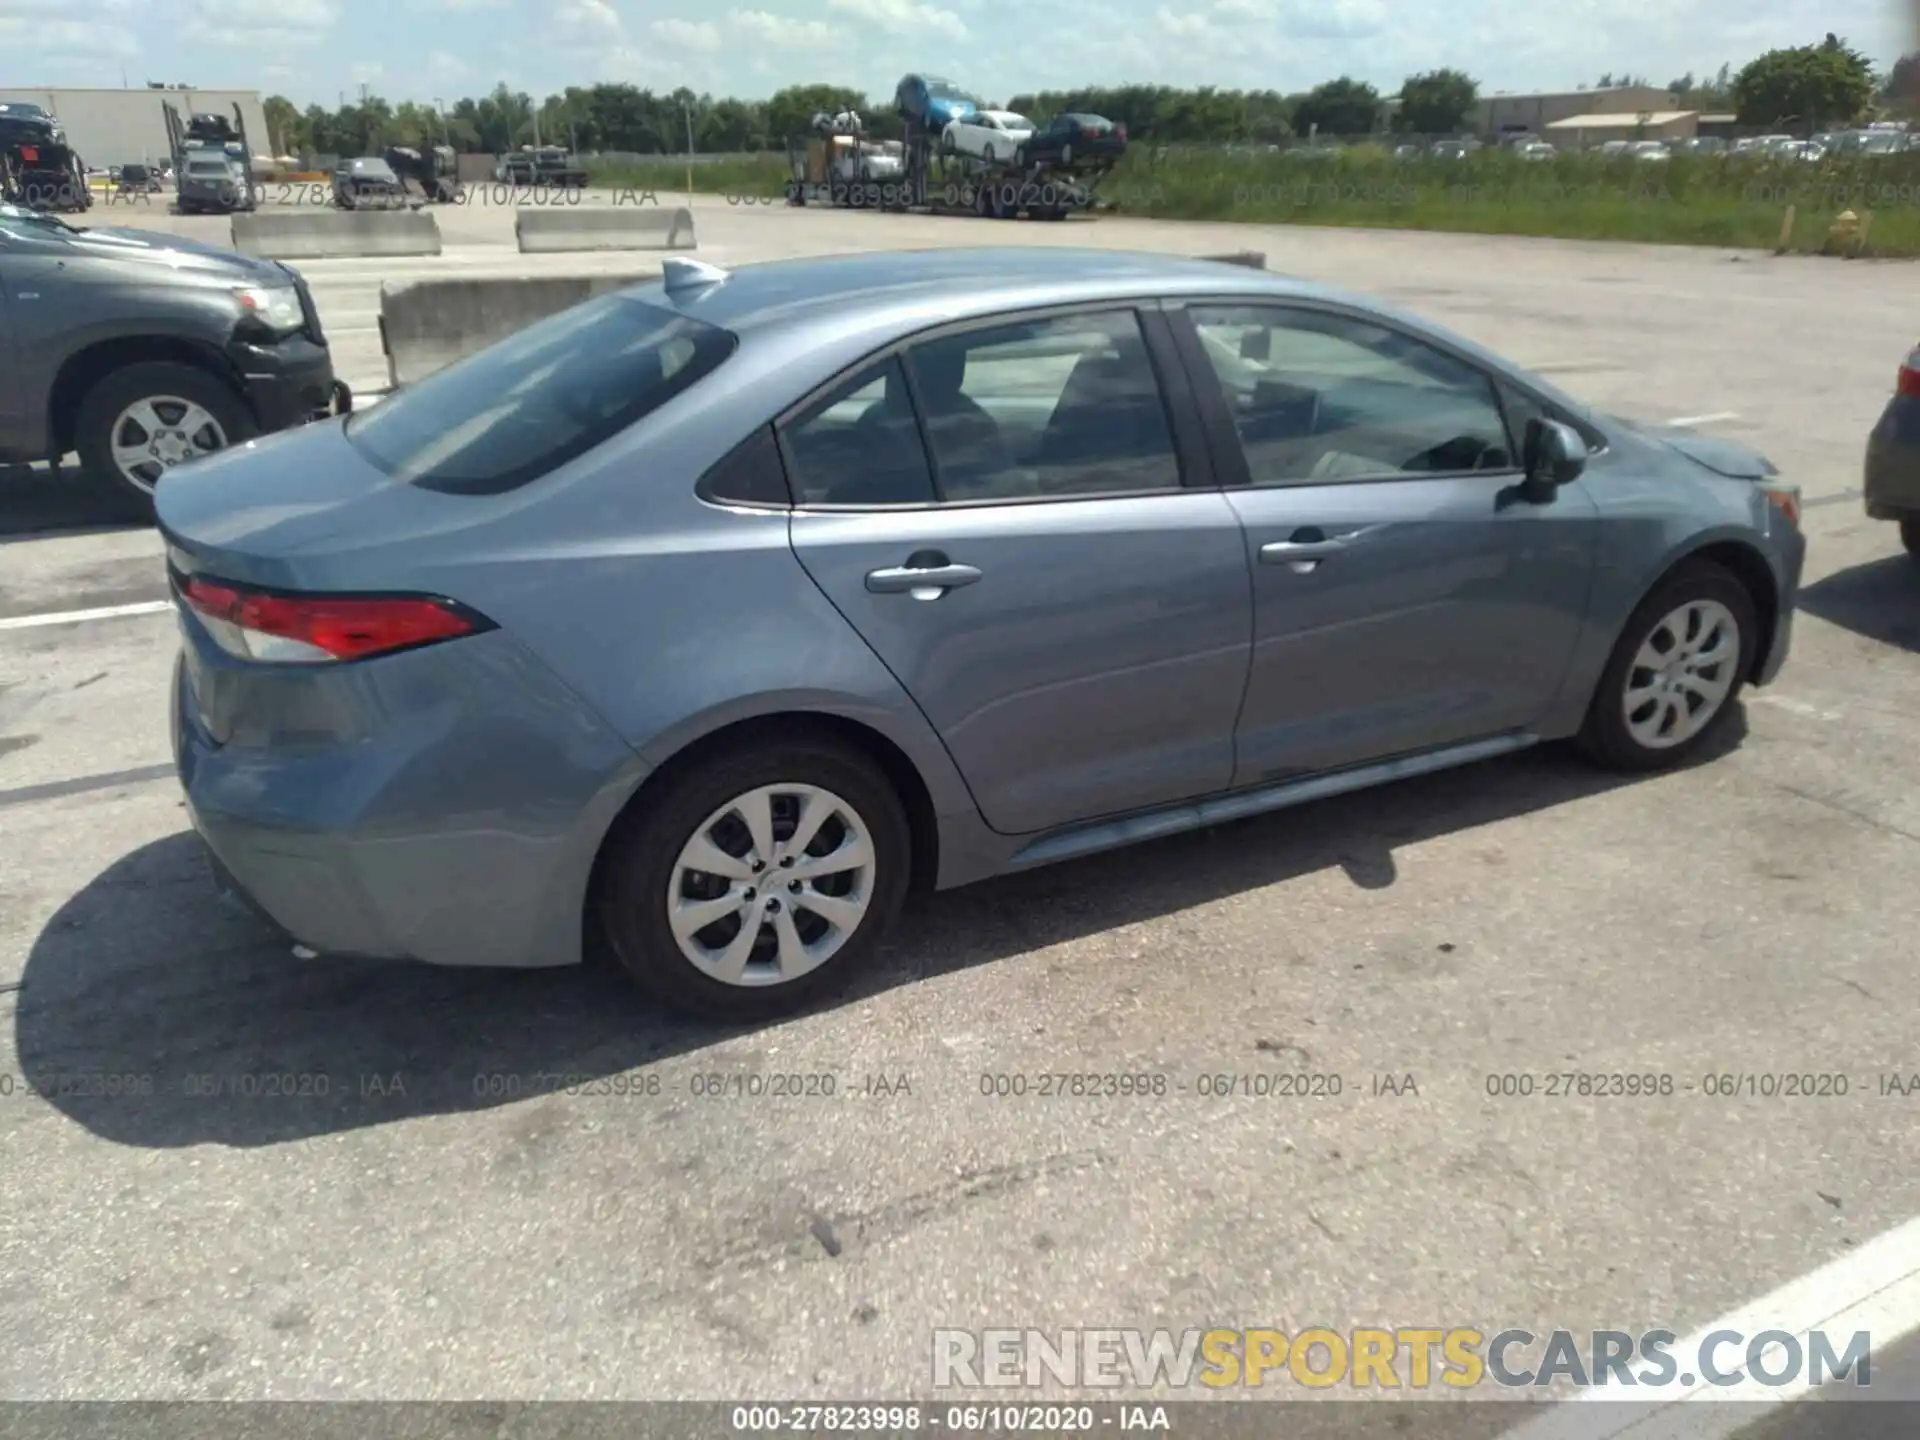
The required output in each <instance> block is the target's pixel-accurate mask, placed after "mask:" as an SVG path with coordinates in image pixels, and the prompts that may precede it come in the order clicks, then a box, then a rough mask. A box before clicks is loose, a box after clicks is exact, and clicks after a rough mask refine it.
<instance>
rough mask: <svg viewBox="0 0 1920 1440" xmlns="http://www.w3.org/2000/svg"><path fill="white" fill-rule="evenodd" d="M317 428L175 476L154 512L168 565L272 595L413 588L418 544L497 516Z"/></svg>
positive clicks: (254, 443) (335, 431)
mask: <svg viewBox="0 0 1920 1440" xmlns="http://www.w3.org/2000/svg"><path fill="white" fill-rule="evenodd" d="M345 424H346V422H345V421H344V420H320V421H315V422H313V423H312V424H309V425H303V426H300V427H299V428H297V429H293V430H285V431H281V432H280V433H278V434H275V435H268V436H263V437H262V438H260V439H258V440H249V441H247V442H246V443H245V444H243V445H236V446H234V447H233V448H232V449H230V450H225V451H222V452H221V453H220V454H218V455H211V456H208V457H207V458H206V459H204V460H196V461H194V462H193V463H192V464H191V465H187V466H183V467H181V468H180V469H179V470H177V471H175V472H173V473H172V474H170V475H168V476H167V477H166V479H165V480H163V481H162V482H161V484H160V487H159V489H158V491H157V492H156V494H155V500H154V510H155V514H156V517H157V519H158V521H159V528H160V533H161V535H162V537H163V538H164V539H165V540H166V542H167V553H168V558H169V560H170V562H171V563H172V564H173V565H174V566H175V567H176V568H178V569H180V570H183V571H185V572H187V573H190V574H202V575H207V576H212V577H218V578H220V579H223V580H232V581H236V582H238V583H240V584H243V585H257V586H261V587H263V588H266V589H280V590H315V591H335V590H337V591H353V590H394V589H406V588H408V587H409V586H412V585H415V584H418V583H420V570H421V567H420V565H419V564H417V563H409V553H410V552H412V553H413V555H414V556H415V557H416V558H417V556H418V553H419V550H420V542H421V540H422V539H424V538H425V537H427V536H429V535H434V534H438V533H440V532H443V531H446V530H452V529H459V528H463V527H465V526H467V525H471V524H473V523H475V522H476V521H479V520H483V519H485V518H488V517H489V515H490V514H491V511H492V508H493V507H491V506H488V505H486V504H484V503H478V504H477V503H475V501H474V500H472V499H470V498H467V497H462V496H449V495H444V494H439V493H436V492H434V491H431V490H427V489H424V488H422V487H421V486H418V485H410V484H407V483H405V482H403V481H397V480H394V479H393V478H391V477H390V476H388V475H386V474H385V473H384V472H382V471H381V470H379V469H377V468H375V467H374V466H373V465H371V464H369V463H368V462H367V461H366V460H365V459H364V458H363V457H362V456H361V455H360V454H359V452H358V451H356V450H355V449H354V448H353V446H352V445H351V444H349V443H348V441H347V439H346V436H345V433H344V431H345Z"/></svg>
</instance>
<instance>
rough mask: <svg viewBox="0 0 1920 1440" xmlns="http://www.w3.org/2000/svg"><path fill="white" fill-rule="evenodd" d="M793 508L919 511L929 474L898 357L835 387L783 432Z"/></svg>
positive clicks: (927, 494)
mask: <svg viewBox="0 0 1920 1440" xmlns="http://www.w3.org/2000/svg"><path fill="white" fill-rule="evenodd" d="M785 439H786V449H787V462H788V471H787V474H788V479H789V481H790V483H791V484H792V486H793V499H794V503H795V504H796V505H925V504H927V503H929V502H930V501H931V500H932V499H933V498H934V495H933V472H932V470H931V469H930V468H929V467H928V465H927V452H926V447H925V446H924V445H922V444H921V441H920V427H919V424H918V422H917V420H916V419H915V416H914V412H913V401H912V399H911V397H910V392H909V391H908V389H907V381H906V374H905V372H904V371H902V370H901V368H900V361H899V360H898V359H889V360H883V361H881V362H880V363H879V364H877V365H874V366H872V367H870V368H868V369H866V370H863V371H861V372H860V373H859V374H857V375H855V376H854V377H853V378H852V379H850V380H848V381H847V382H846V383H845V384H843V385H839V386H836V387H835V388H834V389H833V391H832V392H831V393H830V394H828V395H827V396H826V398H825V399H823V400H820V401H817V402H816V403H814V404H813V405H811V406H809V407H808V408H807V410H806V412H805V413H804V414H802V415H800V416H799V417H798V418H796V419H795V420H794V421H793V423H792V424H790V425H789V426H788V427H787V430H786V436H785Z"/></svg>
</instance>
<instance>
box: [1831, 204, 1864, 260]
mask: <svg viewBox="0 0 1920 1440" xmlns="http://www.w3.org/2000/svg"><path fill="white" fill-rule="evenodd" d="M1863 238H1865V237H1864V227H1862V225H1861V224H1860V217H1859V216H1858V215H1856V214H1854V213H1853V211H1851V210H1842V211H1841V212H1840V213H1839V214H1838V215H1836V216H1834V217H1833V224H1831V225H1829V226H1828V227H1827V253H1828V254H1829V255H1851V254H1853V253H1854V252H1855V251H1856V250H1857V249H1859V247H1860V242H1861V240H1862V239H1863Z"/></svg>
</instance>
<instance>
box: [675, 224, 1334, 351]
mask: <svg viewBox="0 0 1920 1440" xmlns="http://www.w3.org/2000/svg"><path fill="white" fill-rule="evenodd" d="M961 287H964V288H961ZM649 288H652V289H658V288H659V287H658V286H654V287H649ZM1222 289H1229V290H1236V291H1243V290H1259V291H1272V292H1274V293H1276V294H1289V293H1307V292H1312V293H1316V294H1318V293H1328V294H1330V293H1332V292H1331V291H1326V290H1324V287H1320V286H1316V285H1313V284H1311V283H1309V282H1306V281H1300V280H1292V279H1288V278H1286V277H1283V276H1278V275H1274V274H1271V273H1270V272H1267V271H1264V270H1252V269H1248V268H1245V267H1232V266H1226V265H1223V264H1222V263H1220V262H1219V261H1212V260H1200V259H1196V258H1194V257H1191V256H1184V255H1162V254H1155V253H1151V252H1145V251H1129V250H1094V249H1086V248H1082V247H1076V246H1054V245H994V246H978V247H973V246H966V247H955V248H939V249H929V250H879V251H870V252H865V253H857V254H851V255H817V256H807V257H802V258H798V259H790V260H770V261H765V262H762V263H760V264H755V265H741V266H739V267H737V268H735V269H732V270H730V271H729V272H728V276H727V279H726V281H725V282H724V283H722V284H719V285H715V286H713V287H712V288H710V289H707V290H700V291H688V292H683V294H682V296H680V297H675V296H672V295H667V296H665V299H666V300H667V302H668V303H674V302H675V301H676V300H678V301H679V302H680V303H679V308H683V309H685V310H686V312H687V313H688V314H694V315H698V316H699V317H700V318H701V319H703V320H707V321H709V322H711V323H713V324H715V325H721V326H724V327H726V328H727V329H730V330H734V331H737V332H740V333H742V334H744V333H746V332H747V331H750V330H758V329H765V328H769V327H773V326H787V325H794V324H808V323H812V322H813V320H814V319H815V318H816V317H820V318H826V319H831V318H832V317H833V316H836V315H840V316H844V315H847V314H849V313H851V312H853V311H860V312H864V313H866V314H873V313H876V312H884V311H886V310H889V309H899V310H902V311H917V310H918V309H919V308H920V306H921V304H922V303H923V302H924V301H925V300H926V299H927V298H928V297H929V296H935V295H937V296H938V297H939V298H940V300H941V301H942V304H943V306H944V308H945V309H947V310H948V311H950V312H951V313H952V314H953V316H954V318H956V319H958V318H962V317H964V316H967V315H992V314H995V313H997V312H999V311H1002V310H1010V309H1019V308H1023V307H1031V306H1038V305H1049V304H1057V305H1071V304H1077V303H1080V302H1083V301H1095V300H1101V299H1106V298H1115V299H1122V298H1128V297H1138V296H1142V295H1163V294H1164V295H1174V294H1189V293H1190V294H1203V293H1206V292H1207V291H1210V290H1212V291H1219V290H1222Z"/></svg>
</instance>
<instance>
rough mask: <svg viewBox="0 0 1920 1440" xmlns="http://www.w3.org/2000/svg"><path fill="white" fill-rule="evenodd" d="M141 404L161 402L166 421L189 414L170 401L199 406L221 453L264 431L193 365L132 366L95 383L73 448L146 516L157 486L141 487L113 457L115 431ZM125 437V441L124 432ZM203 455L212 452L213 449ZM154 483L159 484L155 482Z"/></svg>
mask: <svg viewBox="0 0 1920 1440" xmlns="http://www.w3.org/2000/svg"><path fill="white" fill-rule="evenodd" d="M143 401H145V402H150V403H151V402H159V403H158V406H157V409H156V411H155V413H156V414H157V415H158V416H159V417H160V418H161V419H162V420H171V419H173V418H174V416H175V414H176V413H179V414H180V415H181V417H182V419H183V420H184V419H185V418H186V417H187V416H188V415H190V414H191V412H189V411H178V410H177V407H176V406H174V405H171V404H168V403H166V402H168V401H179V402H184V403H185V404H186V405H190V406H195V407H198V409H199V411H200V412H202V413H203V414H204V415H206V416H207V417H208V418H209V419H210V420H211V421H212V422H213V425H214V426H215V427H216V429H217V434H218V437H219V444H218V447H217V448H218V449H226V448H228V447H230V446H233V445H236V444H238V443H240V442H241V441H243V440H250V439H252V438H253V437H254V436H255V435H257V434H259V433H260V431H259V426H258V425H257V424H256V423H255V421H254V418H253V412H252V411H250V410H249V409H248V408H247V405H246V402H245V401H244V400H243V399H241V397H240V395H239V394H238V393H237V392H236V391H235V390H234V388H233V387H232V386H231V385H228V384H226V383H225V382H224V381H221V380H219V379H218V378H216V377H215V376H212V375H209V374H208V373H207V372H206V371H204V370H196V369H195V368H194V367H193V366H191V365H180V364H175V363H173V362H170V361H156V362H153V363H149V364H142V365H129V366H126V367H125V368H124V369H120V370H113V371H110V372H108V373H107V374H106V375H105V376H103V377H102V378H101V379H99V380H97V381H95V382H94V386H93V388H92V389H91V390H89V391H88V392H87V393H86V396H85V398H84V399H82V400H81V402H80V410H79V414H78V415H77V416H76V418H75V422H74V449H76V450H77V451H79V452H80V460H81V463H82V465H83V466H84V467H85V469H86V471H87V473H88V474H89V475H90V476H92V477H94V478H95V479H97V480H99V481H102V482H107V483H111V484H114V485H117V486H119V487H120V489H121V490H123V491H124V492H125V493H127V494H128V495H130V496H132V497H133V498H134V499H135V500H136V501H137V502H138V503H139V504H140V505H141V507H142V510H143V513H145V514H152V512H153V486H152V485H149V484H142V483H141V481H140V480H139V479H137V478H135V477H134V476H133V475H130V474H128V473H127V471H126V470H124V469H123V468H122V467H121V465H120V463H119V461H118V460H117V459H116V458H115V453H114V439H115V434H116V431H120V432H125V431H126V416H127V414H128V412H129V410H131V409H132V408H133V407H136V406H138V405H139V404H141V402H143ZM134 423H135V424H138V423H139V422H138V421H136V422H134ZM213 433H215V432H208V431H205V430H204V427H202V426H198V425H195V426H194V427H193V433H192V434H191V435H190V436H188V437H187V438H188V439H189V440H193V441H196V442H203V441H204V440H206V439H208V438H211V436H212V435H213ZM123 438H126V436H125V434H124V433H123ZM202 453H208V454H211V453H214V452H213V450H211V449H209V450H205V451H203V452H202ZM154 483H156V484H157V483H158V480H157V478H156V480H155V482H154Z"/></svg>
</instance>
